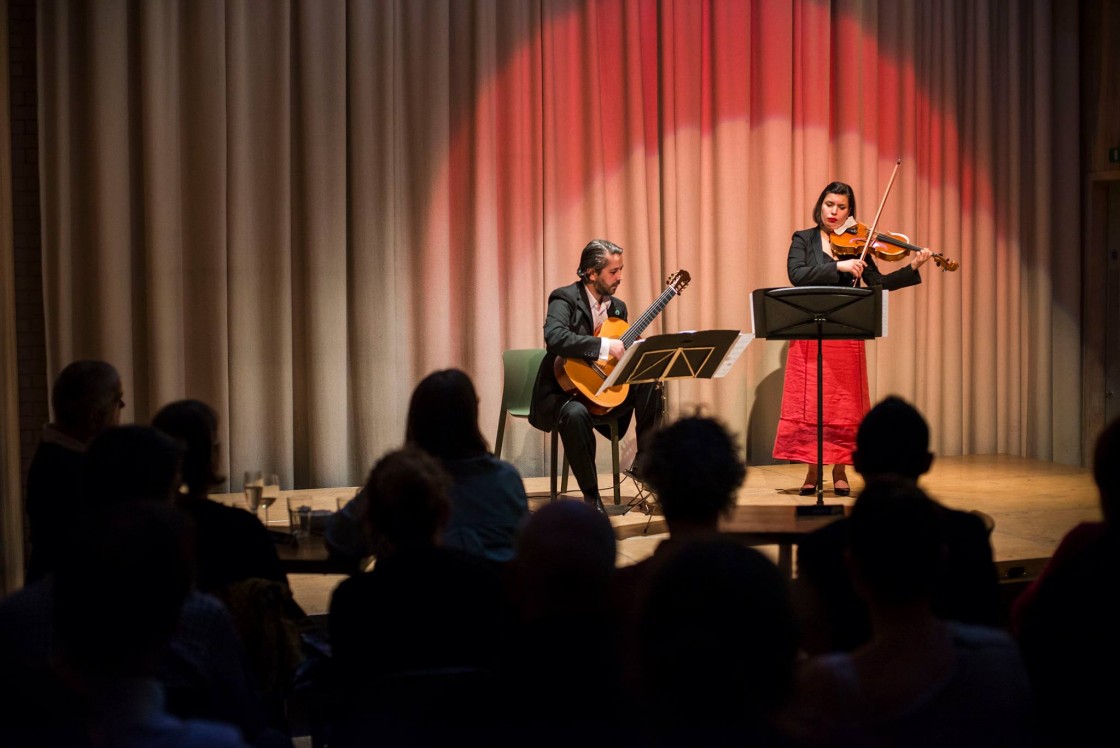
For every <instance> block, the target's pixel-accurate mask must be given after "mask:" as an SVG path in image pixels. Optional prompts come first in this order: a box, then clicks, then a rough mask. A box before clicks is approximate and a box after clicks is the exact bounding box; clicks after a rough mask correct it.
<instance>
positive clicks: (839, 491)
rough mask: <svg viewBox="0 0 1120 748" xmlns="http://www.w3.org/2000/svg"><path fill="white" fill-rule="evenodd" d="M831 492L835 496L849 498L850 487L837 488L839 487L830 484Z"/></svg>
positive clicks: (850, 493)
mask: <svg viewBox="0 0 1120 748" xmlns="http://www.w3.org/2000/svg"><path fill="white" fill-rule="evenodd" d="M844 482H845V483H847V482H848V481H844ZM832 492H833V493H835V494H836V495H837V496H851V495H852V489H851V486H849V487H848V488H839V487H837V486H836V484H835V483H834V484H832Z"/></svg>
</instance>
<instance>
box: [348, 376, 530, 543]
mask: <svg viewBox="0 0 1120 748" xmlns="http://www.w3.org/2000/svg"><path fill="white" fill-rule="evenodd" d="M405 442H406V443H407V445H408V446H410V447H416V448H418V449H421V450H423V451H424V452H426V453H428V454H429V455H431V456H432V457H435V458H436V459H438V460H439V461H440V462H441V463H442V465H443V467H444V468H445V469H446V470H447V472H448V474H450V476H451V481H452V485H451V517H450V519H449V520H448V523H447V526H446V527H445V528H444V530H443V535H442V543H443V545H445V546H448V547H452V548H458V549H460V550H463V551H466V552H467V553H472V554H474V555H477V556H482V557H483V558H487V559H489V560H491V561H495V562H499V563H504V562H506V561H509V560H510V559H512V558H513V544H514V535H515V533H516V532H517V529H518V527H519V526H520V525H521V523H522V521H523V520H524V519H525V517H526V516H528V514H529V500H528V498H527V496H526V495H525V485H524V483H523V482H522V479H521V475H520V473H518V472H517V468H515V467H514V466H513V465H511V464H509V463H508V462H505V461H503V460H499V459H498V458H497V457H495V456H494V455H492V454H490V447H489V445H487V443H486V439H485V438H483V436H482V432H481V431H479V428H478V394H477V393H476V392H475V389H474V384H473V383H472V382H471V379H470V377H469V376H467V374H466V373H465V372H463V371H461V370H459V369H443V370H440V371H435V372H432V373H431V374H429V375H428V376H426V377H424V379H422V380H421V381H420V383H419V384H418V385H416V389H415V390H413V392H412V399H411V400H410V402H409V405H408V422H407V426H406V428H405ZM365 505H366V498H365V496H363V495H362V494H361V493H360V494H359V495H358V496H357V497H356V498H355V499H354V500H353V501H352V502H350V504H348V505H347V506H346V507H344V508H343V510H342V511H341V512H338V513H336V514H335V516H334V517H333V518H332V520H331V523H330V526H329V527H328V531H327V540H328V542H329V543H330V545H331V546H332V550H334V551H335V552H336V553H338V554H341V555H345V556H350V557H355V558H356V557H362V556H368V555H370V554H371V552H372V548H371V547H370V546H369V544H368V539H366V538H365V537H364V536H363V535H362V534H361V532H360V528H361V523H362V519H361V518H362V516H363V514H364V513H365V511H366V509H365Z"/></svg>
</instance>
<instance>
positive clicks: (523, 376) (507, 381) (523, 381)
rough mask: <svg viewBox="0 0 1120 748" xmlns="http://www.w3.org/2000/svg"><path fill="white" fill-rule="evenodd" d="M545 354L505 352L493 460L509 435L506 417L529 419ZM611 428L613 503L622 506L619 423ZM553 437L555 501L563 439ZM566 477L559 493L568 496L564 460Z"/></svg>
mask: <svg viewBox="0 0 1120 748" xmlns="http://www.w3.org/2000/svg"><path fill="white" fill-rule="evenodd" d="M544 356H545V350H544V349H543V348H517V349H513V350H508V351H502V372H503V384H502V409H501V412H500V413H499V414H498V436H497V438H495V439H494V456H495V457H501V456H502V441H503V440H504V437H505V432H506V416H507V415H509V416H513V417H514V418H528V417H529V403H530V401H531V400H532V399H533V382H534V380H536V378H537V370H538V369H540V366H541V361H543V360H544ZM608 425H609V427H610V430H611V457H612V463H613V468H614V503H615V504H621V503H622V495H621V491H620V486H619V484H620V478H619V464H618V463H619V458H618V424H617V422H616V421H613V420H612V421H610V422H609V424H608ZM551 436H552V445H551V446H552V449H551V460H550V463H549V475H550V476H551V483H550V490H549V495H550V496H551V498H552V499H553V500H554V501H555V500H556V498H557V496H558V495H559V494H558V493H557V491H556V473H557V470H556V467H557V459H558V457H559V454H558V453H559V443H560V435H559V434H557V433H556V432H555V431H553V432H552V433H551ZM563 472H564V476H563V483H562V485H561V486H560V493H565V492H567V490H568V458H567V457H565V458H564V471H563Z"/></svg>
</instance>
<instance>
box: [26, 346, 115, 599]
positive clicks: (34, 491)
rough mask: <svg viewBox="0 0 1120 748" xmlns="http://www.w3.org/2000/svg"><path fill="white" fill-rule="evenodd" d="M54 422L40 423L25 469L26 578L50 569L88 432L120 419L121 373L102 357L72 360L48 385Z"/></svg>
mask: <svg viewBox="0 0 1120 748" xmlns="http://www.w3.org/2000/svg"><path fill="white" fill-rule="evenodd" d="M51 407H52V408H53V409H54V421H53V422H51V423H48V424H47V425H45V426H44V427H43V439H42V441H40V442H39V446H38V448H37V449H36V450H35V456H34V457H33V458H32V460H31V467H30V468H29V469H28V473H27V518H28V521H29V524H30V527H31V560H30V562H29V563H28V567H27V575H26V578H27V581H28V582H31V581H34V580H36V579H41V578H42V577H43V576H44V575H46V574H47V573H49V572H51V571H53V570H54V568H55V565H56V562H57V557H58V553H59V552H60V548H61V540H60V537H59V536H60V534H61V533H64V532H65V531H66V529H67V527H68V526H69V523H70V522H71V521H72V520H73V519H74V516H75V514H76V512H77V510H78V508H79V506H80V503H79V502H80V496H79V492H78V486H79V469H80V466H81V462H82V453H83V452H84V451H85V448H86V445H87V444H89V442H90V440H91V439H93V437H95V436H97V435H98V434H99V433H101V432H102V431H104V430H105V429H107V428H109V427H110V426H116V425H117V424H118V423H120V414H121V410H122V409H123V408H124V391H123V389H122V388H121V377H120V375H119V374H118V373H117V370H116V369H114V368H113V366H112V365H111V364H107V363H105V362H104V361H75V362H73V363H72V364H70V365H69V366H67V367H66V368H65V369H63V370H62V372H61V373H60V374H59V375H58V378H57V379H56V380H55V382H54V386H53V387H52V388H51Z"/></svg>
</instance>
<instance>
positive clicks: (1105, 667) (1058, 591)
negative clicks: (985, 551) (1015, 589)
mask: <svg viewBox="0 0 1120 748" xmlns="http://www.w3.org/2000/svg"><path fill="white" fill-rule="evenodd" d="M1118 466H1120V419H1117V420H1115V421H1113V422H1112V423H1111V424H1109V425H1108V426H1107V427H1106V428H1105V430H1104V431H1103V432H1102V433H1101V435H1100V436H1099V437H1098V438H1097V443H1096V446H1095V449H1094V452H1093V478H1094V480H1095V481H1096V484H1097V488H1098V490H1099V491H1100V504H1101V513H1102V515H1103V521H1102V522H1084V523H1082V524H1080V525H1078V526H1077V527H1075V528H1073V529H1072V530H1070V532H1069V533H1068V534H1066V536H1065V537H1064V538H1062V542H1061V544H1060V545H1059V546H1058V549H1057V550H1056V551H1055V552H1054V556H1053V557H1052V558H1051V559H1050V561H1049V562H1048V563H1047V565H1046V568H1045V569H1043V571H1042V574H1041V575H1040V576H1039V578H1038V579H1037V580H1036V581H1035V582H1034V583H1033V584H1032V585H1031V586H1030V587H1029V588H1027V589H1026V590H1024V591H1023V593H1022V594H1021V595H1020V596H1019V597H1018V598H1017V599H1016V601H1015V607H1014V610H1013V618H1012V623H1013V630H1014V632H1015V635H1016V636H1017V638H1018V641H1019V646H1020V649H1021V650H1022V652H1023V657H1024V659H1025V660H1026V663H1027V669H1028V672H1029V673H1030V676H1031V683H1032V685H1033V687H1034V692H1035V699H1036V707H1037V710H1036V711H1037V714H1038V718H1039V729H1040V731H1041V733H1042V743H1043V744H1044V745H1053V746H1058V745H1062V746H1066V745H1077V746H1089V745H1100V746H1104V745H1115V744H1116V743H1117V742H1118V741H1120V725H1118V723H1117V720H1116V716H1115V713H1114V712H1113V711H1112V710H1113V709H1115V707H1116V704H1117V703H1120V686H1117V683H1116V674H1117V673H1118V672H1120V646H1118V645H1117V642H1116V623H1117V617H1116V600H1117V597H1118V592H1120V585H1118V584H1117V581H1116V579H1117V577H1116V570H1117V569H1118V568H1120V525H1118V523H1120V470H1118Z"/></svg>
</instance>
